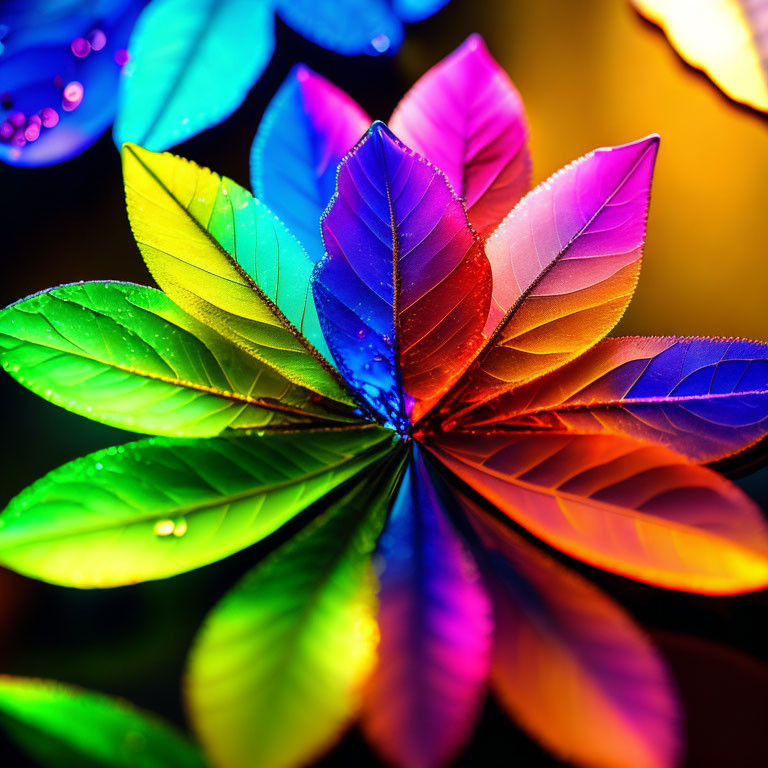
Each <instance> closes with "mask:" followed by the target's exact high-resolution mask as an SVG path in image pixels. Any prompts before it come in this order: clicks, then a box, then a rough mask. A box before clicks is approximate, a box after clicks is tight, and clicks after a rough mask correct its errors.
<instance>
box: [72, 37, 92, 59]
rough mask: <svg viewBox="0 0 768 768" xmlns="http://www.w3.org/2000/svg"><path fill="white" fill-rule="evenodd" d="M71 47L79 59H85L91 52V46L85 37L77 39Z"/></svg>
mask: <svg viewBox="0 0 768 768" xmlns="http://www.w3.org/2000/svg"><path fill="white" fill-rule="evenodd" d="M69 47H70V48H71V49H72V53H74V54H75V56H77V58H78V59H84V58H85V57H86V56H87V55H88V54H89V53H90V52H91V44H90V43H89V42H88V41H87V40H86V39H85V38H84V37H76V38H75V39H74V40H73V41H72V42H71V43H70V46H69Z"/></svg>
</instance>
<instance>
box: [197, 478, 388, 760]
mask: <svg viewBox="0 0 768 768" xmlns="http://www.w3.org/2000/svg"><path fill="white" fill-rule="evenodd" d="M392 470H394V467H393V466H391V463H390V465H388V467H387V469H386V472H385V471H381V472H380V473H378V474H379V476H378V478H377V477H376V476H375V475H372V473H368V475H367V476H366V477H365V479H361V481H360V482H359V483H358V484H357V485H355V486H354V487H353V488H352V489H351V490H350V491H349V492H348V493H347V494H346V495H345V496H344V497H343V498H342V499H341V500H340V501H339V502H338V503H337V504H335V505H334V506H333V507H332V508H331V509H330V510H329V511H328V512H326V513H324V514H323V515H322V517H320V518H318V519H317V520H315V521H314V522H313V523H312V524H311V525H310V526H308V528H306V529H305V530H303V531H302V532H301V533H300V534H299V535H298V536H296V537H295V538H294V539H292V540H291V541H289V542H288V543H287V544H285V545H283V546H282V547H281V548H280V549H279V550H277V551H276V552H275V553H274V554H273V555H272V556H270V557H269V558H268V559H267V560H266V561H265V562H263V563H260V564H259V565H258V566H257V567H256V568H255V569H253V570H252V571H250V572H249V573H248V574H247V575H246V577H245V578H244V579H243V580H242V581H241V582H240V583H239V584H238V585H237V586H236V587H235V588H234V589H232V590H231V591H230V592H229V593H228V594H227V595H226V596H225V597H224V599H223V600H222V601H221V602H220V603H219V604H218V605H217V606H216V607H215V608H214V609H213V611H212V612H211V613H210V614H209V616H208V618H207V619H206V621H205V623H204V624H203V628H202V630H201V632H200V634H199V635H198V637H197V639H196V641H195V644H194V646H193V648H192V653H191V656H190V661H189V669H188V673H187V681H186V694H187V701H188V705H189V709H190V713H191V716H192V719H193V722H194V723H195V727H196V730H197V732H198V733H199V734H200V737H201V739H202V741H203V743H204V744H205V746H206V748H207V750H208V752H209V753H210V755H211V757H212V758H213V762H214V763H215V764H216V765H221V766H227V767H228V768H239V767H242V768H251V766H254V765H258V766H259V768H281V767H283V766H285V767H286V768H288V766H295V765H299V764H302V765H303V764H305V763H308V762H310V761H312V760H313V759H314V758H316V757H317V756H318V755H319V754H320V753H322V752H323V751H325V750H326V749H328V748H329V747H330V745H331V744H332V743H333V741H335V740H336V739H337V738H338V737H339V735H340V734H341V732H342V731H343V730H344V729H345V728H346V727H347V726H348V725H349V723H350V720H351V718H352V717H353V716H354V714H355V713H356V711H357V708H358V705H359V700H360V691H361V687H362V684H363V681H364V680H365V678H366V677H367V675H368V674H369V672H370V669H371V667H372V665H373V664H374V663H375V658H376V644H377V642H378V631H377V628H376V590H375V578H374V576H373V571H372V568H371V566H370V560H371V553H372V552H373V549H374V546H375V544H376V539H377V538H378V536H379V533H380V532H381V528H382V526H383V524H384V518H385V514H386V505H387V500H388V496H389V494H390V492H392V490H393V486H394V484H395V482H396V480H397V477H398V475H399V472H396V471H392Z"/></svg>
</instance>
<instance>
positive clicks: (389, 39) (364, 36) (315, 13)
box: [274, 0, 403, 56]
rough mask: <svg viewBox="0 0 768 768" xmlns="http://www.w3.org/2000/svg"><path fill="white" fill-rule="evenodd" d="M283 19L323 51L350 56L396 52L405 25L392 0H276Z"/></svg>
mask: <svg viewBox="0 0 768 768" xmlns="http://www.w3.org/2000/svg"><path fill="white" fill-rule="evenodd" d="M274 5H275V7H276V9H277V12H278V13H279V14H280V17H281V18H282V19H283V21H285V23H286V24H288V25H289V26H290V27H293V29H295V30H296V31H297V32H298V33H300V34H301V35H303V36H304V37H306V38H307V40H311V41H312V42H313V43H316V44H317V45H322V46H323V48H329V49H330V50H332V51H336V53H343V54H345V55H347V56H357V55H359V54H362V53H367V54H370V55H372V56H376V55H378V54H380V53H385V52H387V51H392V52H394V51H396V50H397V49H398V48H399V47H400V43H401V42H402V39H403V25H402V24H401V23H400V20H399V19H398V18H397V16H396V15H395V13H394V12H393V10H392V7H391V5H390V3H389V2H388V0H274Z"/></svg>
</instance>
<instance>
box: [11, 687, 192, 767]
mask: <svg viewBox="0 0 768 768" xmlns="http://www.w3.org/2000/svg"><path fill="white" fill-rule="evenodd" d="M0 726H2V727H3V728H4V729H5V730H6V731H7V732H8V734H9V735H10V736H11V737H12V738H13V739H14V740H15V741H16V742H17V743H18V744H19V745H20V746H21V747H22V748H23V749H24V750H25V751H26V752H28V753H29V754H30V755H33V756H34V757H35V758H36V759H37V760H39V761H40V764H41V765H44V766H46V768H72V766H77V767H78V768H204V766H205V763H204V761H203V758H202V756H201V755H200V752H199V751H198V749H197V747H196V746H194V745H193V744H192V743H191V742H190V741H189V740H188V739H186V738H185V737H184V736H183V735H182V734H181V733H179V732H177V731H176V729H175V728H172V727H171V726H169V725H167V724H166V723H164V722H162V721H161V720H159V719H158V718H156V717H155V716H153V715H150V714H149V713H147V712H143V711H142V710H140V709H138V708H136V707H133V706H131V705H129V704H128V703H127V702H125V701H121V700H119V699H114V698H112V697H110V696H104V695H103V694H99V693H93V692H91V691H86V690H83V689H80V688H76V687H74V686H70V685H64V684H63V683H56V682H53V681H49V680H36V679H31V678H22V677H8V676H1V677H0Z"/></svg>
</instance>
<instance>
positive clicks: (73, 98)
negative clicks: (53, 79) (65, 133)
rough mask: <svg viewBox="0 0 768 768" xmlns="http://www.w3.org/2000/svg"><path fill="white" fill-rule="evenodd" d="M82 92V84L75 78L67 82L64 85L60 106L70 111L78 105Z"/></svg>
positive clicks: (81, 98)
mask: <svg viewBox="0 0 768 768" xmlns="http://www.w3.org/2000/svg"><path fill="white" fill-rule="evenodd" d="M83 92H84V91H83V84H82V83H78V82H77V80H73V81H72V82H71V83H67V85H66V86H64V94H63V96H62V99H61V108H62V109H63V110H64V111H65V112H71V111H72V110H73V109H77V107H79V106H80V102H81V101H82V100H83Z"/></svg>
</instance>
